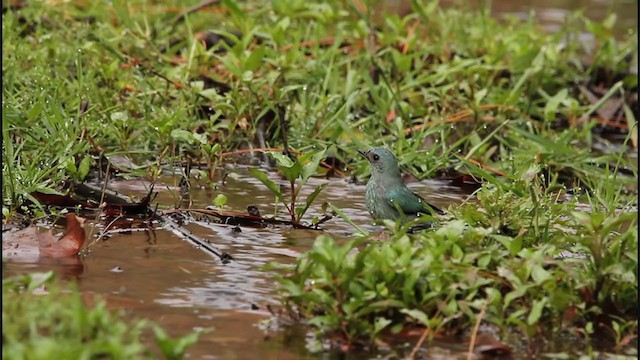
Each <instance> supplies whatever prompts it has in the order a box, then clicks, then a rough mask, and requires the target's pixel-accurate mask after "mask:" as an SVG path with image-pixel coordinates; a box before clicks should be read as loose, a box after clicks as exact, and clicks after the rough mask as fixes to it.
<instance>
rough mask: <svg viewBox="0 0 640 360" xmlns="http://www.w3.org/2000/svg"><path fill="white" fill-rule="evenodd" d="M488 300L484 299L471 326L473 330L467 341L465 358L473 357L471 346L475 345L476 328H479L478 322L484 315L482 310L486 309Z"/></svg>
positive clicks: (468, 359) (469, 359)
mask: <svg viewBox="0 0 640 360" xmlns="http://www.w3.org/2000/svg"><path fill="white" fill-rule="evenodd" d="M488 303H489V301H487V300H485V302H484V304H483V305H482V309H480V314H478V318H477V319H476V324H475V325H474V326H473V332H472V333H471V341H469V351H468V352H467V360H471V359H472V358H473V348H474V347H475V346H476V337H477V336H478V329H480V322H481V321H482V318H483V317H484V312H485V311H486V310H487V304H488Z"/></svg>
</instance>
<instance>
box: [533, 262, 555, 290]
mask: <svg viewBox="0 0 640 360" xmlns="http://www.w3.org/2000/svg"><path fill="white" fill-rule="evenodd" d="M531 278H532V279H533V281H535V282H536V284H538V285H540V284H542V283H543V282H545V281H547V280H551V279H553V276H551V274H549V272H548V271H547V270H545V269H543V268H542V266H540V265H534V266H533V268H532V269H531Z"/></svg>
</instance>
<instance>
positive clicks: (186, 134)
mask: <svg viewBox="0 0 640 360" xmlns="http://www.w3.org/2000/svg"><path fill="white" fill-rule="evenodd" d="M171 137H172V138H173V139H174V140H176V141H180V140H182V141H185V142H187V143H189V144H193V143H194V142H195V140H196V139H195V137H194V136H193V133H192V132H191V131H187V130H182V129H173V130H172V131H171Z"/></svg>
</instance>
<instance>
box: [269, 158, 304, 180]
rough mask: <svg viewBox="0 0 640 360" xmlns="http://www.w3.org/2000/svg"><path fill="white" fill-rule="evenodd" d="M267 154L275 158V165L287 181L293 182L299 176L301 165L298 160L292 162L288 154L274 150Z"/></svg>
mask: <svg viewBox="0 0 640 360" xmlns="http://www.w3.org/2000/svg"><path fill="white" fill-rule="evenodd" d="M269 154H270V155H271V156H273V158H274V159H276V167H277V168H278V170H280V172H281V173H282V175H284V177H285V179H287V180H288V181H289V182H294V181H295V180H296V179H297V178H298V177H299V176H300V173H301V170H302V169H301V168H302V166H301V165H300V162H299V161H296V162H293V160H291V159H290V158H289V157H288V156H286V155H284V154H282V153H279V152H275V151H272V152H269Z"/></svg>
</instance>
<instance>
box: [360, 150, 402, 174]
mask: <svg viewBox="0 0 640 360" xmlns="http://www.w3.org/2000/svg"><path fill="white" fill-rule="evenodd" d="M358 152H359V153H360V155H362V156H364V157H365V158H366V159H367V161H369V164H371V169H372V170H373V174H374V175H375V174H389V175H396V174H400V168H398V161H397V160H396V157H395V156H394V155H393V153H392V152H391V151H389V150H387V149H386V148H383V147H374V148H371V149H369V150H366V151H362V150H358Z"/></svg>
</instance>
